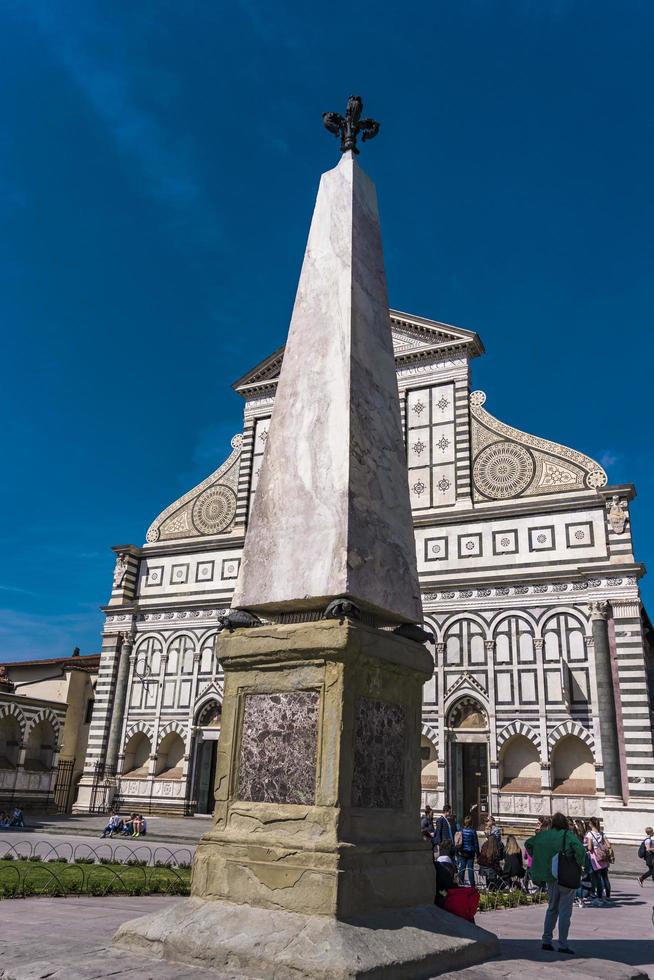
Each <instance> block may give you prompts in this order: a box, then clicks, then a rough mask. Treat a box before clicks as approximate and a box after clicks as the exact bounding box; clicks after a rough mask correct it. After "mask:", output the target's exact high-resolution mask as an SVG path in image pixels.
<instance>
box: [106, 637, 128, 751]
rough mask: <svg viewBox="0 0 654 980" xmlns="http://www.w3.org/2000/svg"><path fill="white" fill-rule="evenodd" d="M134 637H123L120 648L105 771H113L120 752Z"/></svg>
mask: <svg viewBox="0 0 654 980" xmlns="http://www.w3.org/2000/svg"><path fill="white" fill-rule="evenodd" d="M133 644H134V637H133V636H132V634H131V633H126V634H125V635H124V636H123V642H122V643H121V646H120V654H119V657H120V659H119V661H118V674H117V676H116V690H115V694H114V706H113V711H112V712H111V725H110V727H109V738H108V740H107V754H106V756H105V766H106V768H107V769H109V770H111V769H113V770H115V769H116V765H117V764H118V753H119V751H120V736H121V734H122V730H123V715H124V714H125V704H126V702H127V688H128V681H129V657H130V653H131V652H132V646H133Z"/></svg>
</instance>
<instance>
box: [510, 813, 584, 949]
mask: <svg viewBox="0 0 654 980" xmlns="http://www.w3.org/2000/svg"><path fill="white" fill-rule="evenodd" d="M564 842H565V850H566V854H570V855H571V856H572V857H574V859H575V861H576V862H577V864H578V865H579V868H580V869H583V867H584V863H585V861H586V849H585V848H584V845H583V844H582V843H581V841H580V840H579V839H578V838H577V836H576V834H575V833H574V832H573V831H572V830H570V827H569V824H568V818H567V817H565V816H564V815H563V814H562V813H555V814H554V816H553V817H552V828H551V830H542V831H541V832H540V833H539V834H536V835H535V836H534V837H530V838H529V840H527V841H525V850H526V851H527V854H530V855H531V857H532V864H531V877H532V880H533V881H534V882H535V884H537V885H547V896H548V903H547V912H546V913H545V924H544V926H543V949H547V950H550V951H553V950H554V946H553V945H552V940H553V938H554V929H555V927H556V921H557V919H558V921H559V953H568V954H569V955H571V956H572V955H573V951H572V950H571V949H570V947H569V946H568V931H569V929H570V919H571V917H572V903H573V901H574V897H575V890H576V889H574V888H566V887H565V886H564V885H560V884H559V883H558V881H557V880H556V878H555V877H554V875H553V874H552V858H553V857H554V856H555V855H556V854H559V852H560V851H561V850H562V849H563V846H564Z"/></svg>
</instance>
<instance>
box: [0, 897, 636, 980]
mask: <svg viewBox="0 0 654 980" xmlns="http://www.w3.org/2000/svg"><path fill="white" fill-rule="evenodd" d="M177 901H179V899H171V898H161V897H158V896H150V897H144V898H68V899H48V898H33V899H25V900H11V901H6V902H3V903H2V907H1V908H2V918H1V921H2V927H1V929H0V977H1V978H3V980H37V978H45V977H48V980H94V978H105V977H114V978H116V980H183V978H189V980H234V978H233V976H232V975H231V974H228V973H216V972H213V971H207V970H204V969H201V968H199V967H190V966H182V965H178V964H174V963H166V962H164V961H161V960H157V961H152V960H149V959H144V958H143V957H140V956H137V955H135V954H132V953H127V952H122V951H119V950H113V949H111V948H110V941H111V936H112V935H113V933H114V932H115V930H116V929H117V928H118V926H119V925H120V924H121V923H122V922H125V921H127V920H128V919H131V918H133V917H135V916H138V915H145V914H147V913H148V912H154V911H157V910H159V909H162V908H165V907H167V906H168V905H170V904H173V903H175V902H177ZM653 902H654V886H648V885H646V886H645V888H644V889H643V890H642V891H641V890H640V889H638V888H637V886H636V888H631V887H629V888H627V887H622V888H617V889H615V904H614V906H613V907H611V908H606V909H604V908H599V909H583V910H581V909H579V910H578V909H575V911H574V914H573V919H572V928H571V930H570V940H569V941H570V943H571V945H572V947H573V949H574V950H575V952H576V953H577V956H575V957H574V959H571V958H569V957H568V958H565V957H564V956H562V955H559V954H556V953H544V952H543V951H542V950H541V948H540V934H541V929H542V922H543V915H544V908H543V906H540V907H538V906H534V907H528V908H519V909H512V910H505V911H501V912H485V913H483V914H482V915H480V916H478V922H479V924H480V925H481V926H483V927H484V928H485V929H490V930H491V931H493V932H496V933H497V934H498V935H499V937H500V940H501V945H502V956H501V958H500V959H499V960H494V961H491V962H488V963H485V964H483V965H481V966H477V967H469V968H468V969H467V970H461V971H459V972H456V973H448V974H445V975H444V976H442V977H441V980H498V978H503V980H525V978H526V977H533V976H534V975H536V976H537V977H538V980H550V978H551V980H556V978H558V980H570V978H576V980H582V978H583V977H586V978H595V980H636V978H641V980H642V978H647V977H650V978H652V980H654V929H653V927H652V903H653ZM621 964H628V966H624V965H621ZM264 980H265V978H264Z"/></svg>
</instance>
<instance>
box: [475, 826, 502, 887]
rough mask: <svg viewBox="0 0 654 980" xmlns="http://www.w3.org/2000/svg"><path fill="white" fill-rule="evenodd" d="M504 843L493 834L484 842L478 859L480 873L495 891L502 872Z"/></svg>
mask: <svg viewBox="0 0 654 980" xmlns="http://www.w3.org/2000/svg"><path fill="white" fill-rule="evenodd" d="M501 848H502V845H501V844H499V843H498V840H497V837H496V836H495V835H494V834H493V835H492V836H490V837H488V838H487V839H486V840H485V841H484V843H483V844H482V847H481V850H480V852H479V857H478V859H477V861H478V864H479V873H480V874H481V875H482V876H483V877H484V878H485V879H486V887H487V888H488V889H489V890H491V891H493V890H494V889H496V888H497V885H498V882H499V878H500V875H501V873H502V849H501Z"/></svg>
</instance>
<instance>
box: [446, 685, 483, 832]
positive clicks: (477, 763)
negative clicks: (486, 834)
mask: <svg viewBox="0 0 654 980" xmlns="http://www.w3.org/2000/svg"><path fill="white" fill-rule="evenodd" d="M446 737H447V741H448V743H449V772H448V777H449V778H448V789H449V801H450V803H451V804H452V807H453V808H454V812H455V814H456V818H457V820H458V821H459V823H461V822H462V821H463V818H464V817H468V816H469V817H471V818H472V825H473V827H475V828H478V827H481V826H483V824H484V822H485V820H486V818H487V817H488V814H489V798H490V797H489V781H488V739H489V729H488V716H487V714H486V711H485V710H484V708H483V707H482V705H481V704H480V703H479V701H477V700H476V698H472V697H470V696H464V697H463V698H461V699H460V700H459V701H457V702H456V703H455V704H454V705H453V706H452V708H451V709H450V711H449V712H448V715H447V733H446Z"/></svg>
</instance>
